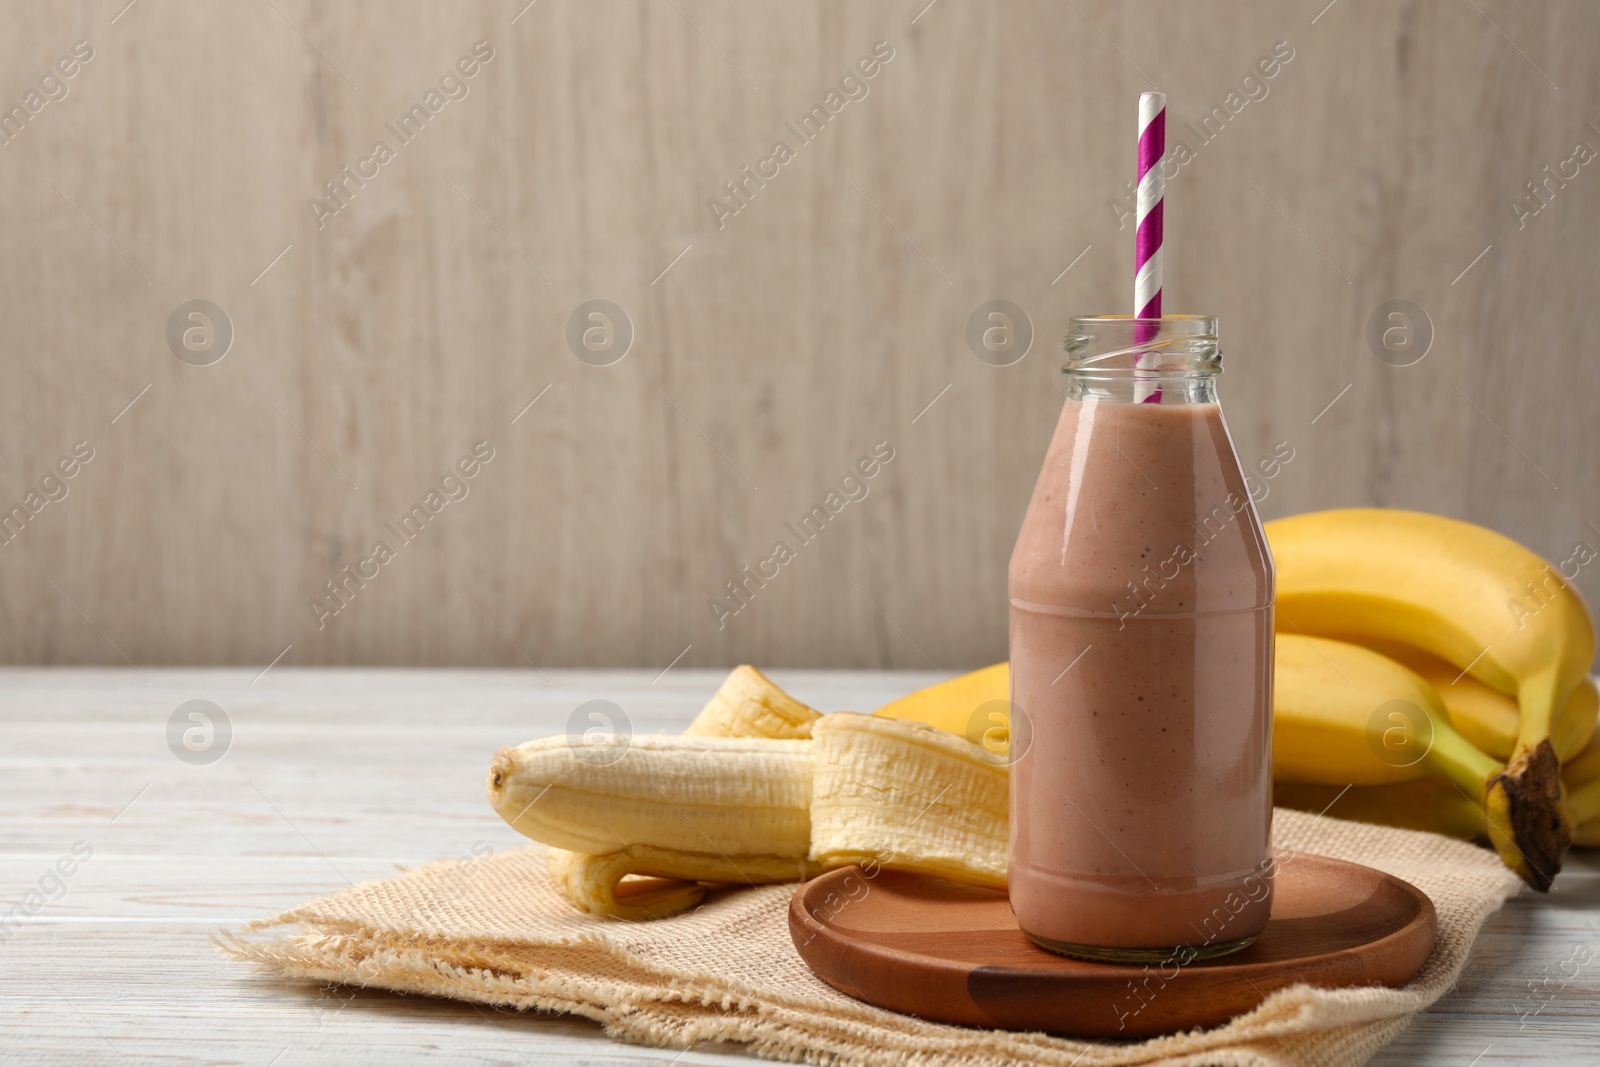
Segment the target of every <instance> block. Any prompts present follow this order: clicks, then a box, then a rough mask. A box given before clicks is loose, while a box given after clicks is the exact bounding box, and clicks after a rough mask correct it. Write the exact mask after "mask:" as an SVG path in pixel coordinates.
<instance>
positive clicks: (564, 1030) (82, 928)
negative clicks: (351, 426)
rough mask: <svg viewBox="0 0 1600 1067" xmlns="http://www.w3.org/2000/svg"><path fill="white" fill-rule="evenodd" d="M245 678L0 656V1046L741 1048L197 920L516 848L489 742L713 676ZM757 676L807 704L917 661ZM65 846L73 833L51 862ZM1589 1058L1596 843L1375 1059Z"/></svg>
mask: <svg viewBox="0 0 1600 1067" xmlns="http://www.w3.org/2000/svg"><path fill="white" fill-rule="evenodd" d="M257 673H258V671H257V669H251V670H243V669H241V670H153V669H145V670H143V671H142V674H139V673H135V672H133V671H130V670H81V669H56V670H44V669H5V670H0V768H3V774H0V900H3V901H4V902H5V903H4V905H3V906H0V917H3V916H5V915H7V914H10V915H17V914H18V913H17V912H16V910H15V906H20V907H21V910H22V912H28V913H29V914H26V915H23V916H20V917H19V918H18V919H17V920H16V921H13V922H12V923H10V925H6V926H0V1063H5V1064H10V1063H18V1064H22V1063H27V1064H48V1063H62V1064H73V1065H77V1064H84V1063H113V1064H122V1063H126V1064H157V1063H159V1064H164V1065H165V1064H212V1063H215V1064H256V1065H261V1067H266V1065H268V1064H273V1065H275V1067H291V1065H294V1064H312V1063H317V1064H321V1063H326V1064H347V1063H351V1062H381V1063H385V1064H394V1065H404V1064H414V1063H416V1064H420V1063H503V1064H513V1065H515V1064H547V1063H565V1064H645V1063H668V1062H673V1061H674V1060H676V1062H678V1063H680V1064H697V1063H701V1064H712V1063H715V1064H727V1063H730V1062H762V1061H756V1060H754V1059H749V1058H747V1057H744V1056H740V1055H737V1054H729V1053H727V1052H723V1051H716V1050H711V1049H706V1050H695V1051H691V1052H689V1053H688V1054H686V1055H682V1056H679V1054H677V1053H674V1052H670V1051H663V1050H656V1049H646V1048H639V1047H634V1046H626V1045H619V1044H615V1043H613V1042H611V1041H609V1040H607V1039H606V1038H605V1037H604V1036H603V1035H602V1034H601V1033H600V1032H599V1030H598V1028H597V1027H596V1026H594V1025H592V1024H590V1023H588V1022H585V1021H583V1020H578V1019H573V1018H570V1017H561V1016H547V1015H537V1014H527V1015H518V1014H515V1013H511V1012H496V1011H490V1010H479V1009H477V1008H475V1007H472V1006H470V1005H465V1004H456V1003H453V1002H448V1001H437V1000H426V999H421V998H410V997H401V996H396V995H391V994H386V993H382V992H375V991H367V990H350V989H332V988H327V989H319V988H317V987H315V986H313V985H309V984H287V983H282V982H278V981H275V980H271V979H268V978H264V977H260V976H257V975H255V974H253V973H252V972H250V971H249V970H248V969H247V968H246V967H244V966H241V965H240V964H237V963H234V962H230V961H228V960H225V959H223V958H222V957H220V956H219V955H218V954H217V952H216V950H215V949H214V948H213V947H212V946H211V944H210V943H209V941H208V939H209V937H210V936H211V934H212V933H213V932H214V931H216V930H217V929H218V928H220V927H231V926H236V925H238V924H241V923H244V922H248V921H249V920H252V919H259V918H263V917H266V916H269V915H272V914H275V913H277V912H279V911H281V910H283V909H285V908H288V907H290V906H291V905H294V904H297V903H300V902H301V901H304V900H306V899H309V898H311V897H315V896H319V895H322V894H325V893H328V892H331V891H333V890H337V889H339V888H341V887H343V886H344V885H345V884H346V883H348V882H354V881H361V880H365V879H371V878H379V877H383V876H386V875H389V874H391V873H393V872H394V870H395V868H396V866H397V865H400V866H407V867H410V866H415V865H418V864H421V863H424V862H427V861H429V860H433V859H438V858H441V857H447V856H466V855H468V854H469V853H470V852H471V850H472V847H473V845H474V844H475V843H477V842H488V843H490V844H492V845H493V846H494V847H495V848H497V849H498V848H503V847H507V846H511V845H514V844H516V843H517V842H518V841H519V840H520V839H519V838H517V836H516V835H515V834H513V833H512V832H511V831H510V830H509V829H508V828H507V827H506V826H505V825H504V824H503V823H502V822H501V821H500V819H499V818H498V817H497V816H496V815H495V814H494V812H493V811H491V810H490V809H489V807H488V804H487V803H486V802H485V801H484V799H483V784H482V783H483V774H484V770H485V768H486V767H487V766H488V763H489V758H490V756H491V754H492V753H493V752H494V750H495V749H496V748H497V747H499V746H500V745H502V744H507V743H513V742H517V741H521V740H525V739H527V738H530V737H535V736H539V735H542V734H549V733H554V732H559V731H561V730H563V729H565V725H566V722H567V718H568V716H569V715H570V714H571V712H572V710H573V709H574V708H576V707H577V705H578V704H579V703H581V702H583V701H585V700H588V699H591V698H604V699H608V700H612V701H614V702H616V703H617V704H618V705H620V706H621V707H622V708H623V709H625V710H626V712H627V713H628V715H629V716H630V717H631V719H632V726H633V729H634V730H635V731H636V732H642V733H648V732H653V731H657V730H666V731H676V730H678V729H680V728H682V726H683V725H684V724H685V723H687V722H688V721H689V719H690V718H691V717H692V716H693V715H694V713H695V712H696V711H697V710H698V709H699V707H700V706H701V704H703V703H704V701H705V699H706V697H707V696H708V695H709V694H710V693H711V692H712V691H713V690H714V689H715V688H716V686H717V684H718V683H719V682H720V680H721V672H707V671H672V672H670V673H667V674H665V675H664V676H660V677H655V676H654V675H652V674H651V673H649V672H631V671H608V672H576V671H567V672H548V671H547V672H545V673H546V675H547V676H548V678H549V681H548V682H545V681H543V680H541V679H540V677H539V676H538V675H535V674H533V673H532V672H511V671H392V670H383V671H376V670H326V671H315V670H290V669H281V668H279V669H273V670H271V671H270V672H268V673H267V674H265V675H264V676H262V677H260V678H259V679H258V680H255V681H252V679H253V678H254V677H255V676H256V675H257ZM774 677H775V679H776V680H777V681H778V683H779V684H780V685H784V686H785V687H787V688H789V689H790V691H791V692H793V693H794V694H795V695H796V696H798V697H800V698H801V699H804V700H807V701H808V702H810V703H812V704H813V705H815V706H817V707H819V708H823V709H825V710H837V709H840V708H851V709H856V710H870V709H871V708H873V707H876V706H878V705H879V704H881V703H883V702H885V701H887V700H888V699H890V698H892V697H895V696H898V695H901V694H903V693H905V692H908V691H910V690H912V689H914V688H917V687H919V686H921V685H924V684H927V683H928V682H930V681H933V680H935V678H934V676H932V675H930V674H921V673H919V674H913V673H893V674H891V673H870V672H842V671H827V672H823V671H810V672H807V671H798V672H775V673H774ZM191 700H209V701H212V702H213V703H215V704H216V705H217V706H219V707H220V708H222V709H223V711H224V712H225V713H226V716H227V720H228V722H229V724H230V725H231V730H232V738H231V742H230V743H229V745H228V747H227V750H226V754H225V755H223V756H222V757H221V758H220V759H216V760H215V761H214V762H211V763H205V764H202V763H191V762H185V761H184V760H180V759H179V758H178V757H177V756H176V755H174V752H173V750H172V749H171V748H169V745H168V740H167V729H168V720H169V717H171V716H172V714H173V712H174V711H175V709H177V708H178V707H179V706H180V705H182V704H184V703H185V702H187V701H191ZM184 725H186V726H192V725H194V724H193V723H189V722H186V723H185V724H184ZM216 737H220V731H219V733H218V734H217V735H216ZM200 740H201V738H199V737H192V738H191V741H193V742H196V743H198V742H199V741H200ZM218 745H219V742H218V741H217V740H215V739H214V740H213V748H212V749H211V750H210V751H207V752H203V753H199V754H198V755H196V754H190V753H189V750H188V749H185V748H184V747H183V745H182V744H181V742H180V744H179V746H178V748H179V750H180V751H183V752H185V753H186V754H190V758H191V759H197V758H199V757H200V756H211V755H214V754H215V751H216V750H217V747H218ZM78 842H82V844H78V845H77V848H78V852H79V854H80V855H81V854H82V853H83V852H84V851H85V850H87V849H92V855H91V856H90V857H89V858H88V859H87V860H84V861H82V862H77V861H76V860H72V859H69V860H68V861H67V862H65V863H63V864H62V866H63V867H64V868H66V869H70V870H72V874H71V875H70V877H64V878H59V880H58V879H57V877H56V876H53V875H51V874H50V872H51V871H52V870H55V869H56V866H57V864H58V861H61V860H63V857H69V858H70V857H72V856H73V848H74V845H75V844H77V843H78ZM30 891H38V895H37V896H34V897H31V898H30V897H29V896H28V893H29V892H30ZM7 934H9V937H7ZM1585 961H1586V962H1585ZM1597 1061H1600V862H1597V860H1596V858H1595V854H1593V853H1588V854H1584V853H1574V854H1573V855H1572V857H1571V859H1570V861H1569V869H1568V870H1567V871H1566V872H1564V873H1563V874H1562V875H1561V879H1560V881H1559V883H1558V888H1557V890H1556V891H1555V892H1554V893H1552V894H1551V895H1550V896H1549V897H1545V898H1534V897H1532V896H1526V897H1523V898H1521V899H1518V900H1516V901H1513V902H1512V903H1511V904H1510V905H1509V906H1508V907H1507V908H1506V910H1505V911H1504V912H1503V913H1502V914H1501V915H1500V916H1499V917H1498V918H1496V919H1495V920H1494V922H1493V923H1492V924H1491V925H1490V927H1489V928H1488V930H1487V931H1486V933H1485V934H1484V936H1483V938H1482V940H1481V942H1480V944H1479V945H1478V947H1477V949H1476V951H1475V952H1474V954H1473V957H1472V961H1471V963H1470V964H1469V966H1468V968H1467V971H1466V974H1465V976H1464V978H1463V980H1462V982H1461V985H1460V987H1459V988H1458V989H1457V990H1456V991H1455V992H1454V993H1452V994H1450V995H1449V996H1448V997H1446V998H1445V999H1444V1000H1442V1001H1441V1002H1440V1003H1439V1004H1438V1005H1436V1006H1435V1008H1434V1010H1433V1011H1431V1012H1429V1013H1428V1014H1427V1015H1425V1016H1424V1017H1422V1018H1421V1019H1419V1020H1418V1021H1417V1023H1416V1024H1415V1025H1414V1026H1413V1027H1412V1028H1411V1029H1410V1031H1408V1032H1407V1033H1406V1034H1405V1035H1404V1036H1403V1037H1402V1038H1401V1039H1400V1040H1399V1041H1398V1042H1396V1043H1395V1044H1394V1045H1393V1046H1391V1047H1390V1048H1389V1049H1387V1050H1386V1051H1385V1052H1384V1053H1383V1054H1382V1055H1380V1057H1379V1058H1378V1060H1377V1061H1376V1062H1378V1063H1382V1064H1395V1065H1398V1064H1438V1065H1441V1067H1443V1065H1450V1067H1468V1065H1470V1064H1473V1063H1476V1064H1477V1065H1478V1067H1490V1065H1493V1064H1529V1063H1560V1064H1579V1063H1582V1064H1593V1063H1595V1062H1597Z"/></svg>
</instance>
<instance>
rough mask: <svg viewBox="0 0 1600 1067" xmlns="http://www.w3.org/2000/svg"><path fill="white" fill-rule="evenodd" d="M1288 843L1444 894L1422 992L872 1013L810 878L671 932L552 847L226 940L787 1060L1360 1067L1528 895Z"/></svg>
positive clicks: (1377, 858) (1296, 829)
mask: <svg viewBox="0 0 1600 1067" xmlns="http://www.w3.org/2000/svg"><path fill="white" fill-rule="evenodd" d="M1274 836H1275V838H1276V842H1277V844H1278V845H1279V847H1283V848H1292V849H1295V850H1298V851H1301V852H1312V853H1318V854H1321V855H1324V856H1334V857H1337V858H1339V859H1346V860H1354V861H1355V862H1357V863H1364V864H1367V865H1368V866H1371V867H1376V868H1378V869H1380V870H1383V871H1387V872H1389V873H1391V874H1394V875H1397V876H1399V877H1401V878H1404V879H1406V880H1407V881H1409V882H1411V883H1412V884H1414V885H1416V886H1417V887H1419V888H1420V889H1422V890H1423V892H1425V893H1427V894H1428V895H1429V896H1430V897H1432V898H1433V902H1434V904H1435V906H1436V907H1437V908H1438V913H1439V939H1438V943H1437V945H1436V947H1435V949H1434V952H1433V955H1432V957H1430V958H1429V960H1428V962H1427V964H1426V965H1425V966H1424V967H1423V969H1422V971H1421V973H1420V974H1418V975H1417V977H1416V978H1414V979H1413V980H1412V981H1411V982H1410V983H1409V984H1408V985H1406V986H1405V987H1404V988H1402V989H1385V988H1382V987H1370V988H1364V989H1342V990H1321V989H1313V988H1310V987H1308V986H1293V987H1291V988H1288V989H1283V990H1279V991H1278V992H1277V993H1274V994H1273V995H1272V996H1271V997H1270V998H1269V999H1268V1000H1267V1001H1266V1002H1265V1003H1263V1004H1262V1005H1261V1006H1260V1007H1259V1008H1257V1009H1256V1010H1255V1011H1252V1012H1250V1013H1249V1014H1246V1015H1242V1016H1240V1017H1238V1018H1236V1019H1234V1020H1233V1021H1232V1022H1230V1023H1228V1024H1227V1025H1226V1026H1221V1027H1218V1028H1216V1029H1213V1030H1204V1031H1194V1032H1190V1033H1185V1034H1177V1035H1173V1036H1169V1037H1161V1038H1156V1039H1153V1040H1150V1041H1144V1042H1140V1043H1137V1044H1131V1043H1121V1044H1116V1043H1098V1042H1084V1041H1074V1040H1071V1039H1067V1038H1059V1037H1050V1036H1046V1035H1044V1034H1026V1033H1011V1032H1007V1031H1001V1030H976V1029H968V1028H965V1027H959V1026H947V1025H944V1024H940V1023H932V1022H926V1021H924V1020H921V1019H915V1018H912V1017H909V1016H904V1015H897V1014H895V1013H892V1012H887V1011H883V1010H881V1009H879V1008H874V1007H872V1006H870V1005H868V1004H863V1003H861V1002H859V1001H856V1000H852V999H851V998H849V997H847V996H845V995H844V994H842V993H839V992H838V991H836V990H835V989H833V987H831V986H829V985H827V984H826V983H824V982H823V981H822V980H820V979H818V978H817V977H816V976H814V975H813V974H812V973H811V972H810V970H808V969H807V968H806V965H805V963H804V962H803V961H802V960H801V959H800V957H799V956H798V955H797V954H796V953H795V950H794V946H793V943H792V942H791V941H790V939H789V928H788V919H787V910H788V904H789V898H790V897H791V896H792V895H793V893H794V886H792V885H780V886H766V887H761V888H754V889H740V890H729V891H727V892H723V893H719V894H714V895H713V896H712V898H711V899H709V900H708V901H707V902H706V904H705V905H704V906H702V907H701V908H699V909H697V910H696V911H693V912H690V913H687V914H684V915H679V916H675V917H673V918H670V919H661V920H657V921H655V922H649V923H618V922H607V921H603V920H598V919H594V918H591V917H590V916H588V915H583V914H580V913H579V912H577V911H576V910H575V909H574V908H573V907H572V905H571V904H569V903H568V902H567V901H566V900H565V898H563V897H561V896H560V895H559V894H558V893H557V892H556V890H555V888H554V887H553V886H552V885H551V882H550V878H549V876H548V875H547V874H546V873H545V863H544V849H543V847H542V846H537V845H532V846H527V847H523V848H518V849H515V850H512V851H509V852H504V853H499V854H495V855H488V856H483V857H479V858H476V859H472V860H465V861H458V860H448V861H444V862H440V863H434V864H430V865H428V866H426V867H423V868H421V869H419V870H416V871H411V872H409V873H407V874H404V875H402V876H400V877H398V878H392V879H389V880H387V881H382V882H368V883H365V884H363V885H358V886H355V887H353V888H351V889H348V890H346V891H345V892H342V893H339V894H336V895H335V896H331V897H328V898H326V899H323V900H318V901H313V902H312V903H309V904H306V905H304V906H302V907H299V908H296V909H294V910H293V911H290V912H286V913H285V914H283V915H280V916H278V917H277V918H275V919H272V920H269V921H266V922H262V923H257V924H254V925H253V926H252V927H250V928H249V929H248V930H247V931H245V932H244V935H243V936H241V935H223V937H222V938H221V943H222V946H223V950H224V951H225V952H227V953H228V954H229V955H232V956H234V957H236V958H238V959H242V960H247V961H250V962H253V963H255V964H257V965H258V966H259V967H260V968H261V969H262V970H265V971H267V972H269V973H272V974H275V975H279V976H283V977H288V978H309V979H318V980H322V981H327V982H342V983H347V984H350V985H359V986H371V987H374V988H379V989H392V990H398V991H401V992H406V993H422V994H428V995H431V996H441V997H453V998H457V999H460V1000H467V1001H475V1002H477V1003H480V1004H494V1005H507V1006H510V1007H515V1008H534V1009H539V1010H542V1011H564V1012H573V1013H575V1014H578V1015H583V1016H587V1017H588V1018H591V1019H594V1020H597V1021H599V1022H600V1023H602V1024H603V1025H604V1026H605V1028H606V1031H607V1033H609V1034H611V1035H612V1036H613V1037H617V1038H620V1039H623V1040H628V1041H635V1042H640V1043H643V1044H648V1045H659V1046H665V1047H673V1048H686V1047H689V1046H691V1045H695V1044H697V1043H701V1042H739V1043H743V1044H745V1045H746V1046H747V1047H748V1049H749V1050H750V1051H752V1052H754V1053H756V1054H758V1055H761V1056H766V1057H769V1058H772V1059H781V1060H792V1061H796V1062H809V1063H824V1064H837V1065H841V1067H843V1065H852V1067H853V1065H858V1064H859V1065H863V1067H868V1065H870V1067H878V1065H890V1064H896V1065H898V1064H908V1063H916V1064H918V1065H927V1067H934V1065H942V1064H951V1065H954V1064H958V1063H959V1064H963V1065H969V1064H985V1065H987V1064H993V1065H995V1067H1000V1065H1003V1064H1013V1063H1027V1064H1044V1065H1052V1067H1055V1065H1059V1067H1069V1065H1073V1064H1076V1065H1077V1067H1099V1065H1105V1064H1164V1065H1179V1064H1185V1065H1199V1064H1202V1063H1203V1064H1206V1065H1208V1067H1210V1065H1224V1067H1235V1065H1236V1067H1266V1065H1273V1067H1279V1065H1283V1067H1287V1065H1291V1064H1294V1065H1298V1064H1305V1063H1318V1064H1327V1065H1329V1067H1344V1065H1355V1064H1361V1063H1364V1062H1365V1061H1366V1060H1367V1059H1368V1058H1369V1057H1371V1055H1372V1054H1373V1053H1374V1052H1376V1051H1377V1050H1378V1049H1379V1048H1381V1047H1383V1045H1384V1044H1386V1043H1387V1042H1389V1041H1390V1040H1392V1039H1393V1038H1394V1037H1395V1036H1396V1035H1397V1034H1399V1033H1400V1032H1401V1031H1402V1030H1403V1029H1405V1027H1406V1024H1407V1023H1408V1022H1409V1021H1410V1018H1411V1016H1412V1015H1413V1014H1415V1013H1416V1012H1418V1011H1421V1010H1422V1009H1424V1008H1426V1007H1427V1006H1428V1005H1430V1004H1432V1003H1433V1002H1434V1001H1435V1000H1437V999H1438V998H1439V996H1440V995H1441V994H1443V993H1444V992H1445V990H1447V989H1449V988H1450V986H1451V985H1452V984H1453V983H1454V982H1455V980H1456V977H1457V976H1458V975H1459V974H1460V973H1461V968H1462V967H1463V965H1464V964H1465V963H1466V959H1467V952H1468V950H1469V949H1470V948H1471V946H1472V941H1473V939H1474V938H1475V937H1476V936H1477V933H1478V929H1479V928H1480V927H1481V926H1482V925H1483V923H1484V921H1485V920H1486V919H1488V918H1489V916H1491V915H1493V914H1494V912H1496V911H1497V910H1499V908H1500V906H1501V904H1502V903H1503V902H1504V901H1505V900H1506V898H1508V897H1510V896H1512V895H1513V894H1515V893H1516V892H1517V891H1518V889H1519V887H1520V885H1521V883H1520V881H1519V880H1518V879H1517V878H1516V876H1515V875H1513V874H1512V873H1511V872H1510V871H1508V870H1506V868H1505V867H1503V866H1502V865H1501V864H1500V861H1499V860H1498V859H1497V858H1496V857H1495V855H1494V853H1492V852H1489V851H1486V850H1483V849H1479V848H1475V847H1474V846H1472V845H1468V844H1465V843H1462V842H1459V841H1453V840H1450V839H1448V838H1444V837H1438V836H1436V835H1433V834H1422V833H1415V832H1411V831H1407V830H1392V829H1387V828H1383V827H1374V826H1364V825H1360V824H1357V823H1349V822H1342V821H1339V820H1335V819H1329V818H1318V817H1316V816H1312V815H1307V814H1304V813H1302V812H1297V811H1288V810H1284V809H1279V810H1278V811H1277V812H1276V814H1275V822H1274ZM285 927H294V929H293V930H292V931H291V930H285V929H283V928H285ZM267 931H271V933H269V934H268V936H267V937H265V938H263V937H262V936H261V935H262V933H263V932H267Z"/></svg>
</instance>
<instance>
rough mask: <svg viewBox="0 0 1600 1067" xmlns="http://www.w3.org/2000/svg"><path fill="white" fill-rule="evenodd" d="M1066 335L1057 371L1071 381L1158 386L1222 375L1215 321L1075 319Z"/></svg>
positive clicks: (1177, 317)
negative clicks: (1146, 382) (1131, 380)
mask: <svg viewBox="0 0 1600 1067" xmlns="http://www.w3.org/2000/svg"><path fill="white" fill-rule="evenodd" d="M1068 330H1069V332H1068V334H1067V335H1066V337H1065V338H1063V339H1062V345H1061V347H1062V349H1063V350H1064V351H1065V352H1066V353H1067V361H1066V363H1064V364H1062V367H1061V370H1062V373H1064V374H1069V375H1073V376H1074V377H1080V378H1098V379H1126V378H1135V377H1137V378H1140V379H1150V380H1160V379H1193V378H1210V377H1214V376H1216V375H1218V374H1221V373H1222V349H1221V347H1220V346H1219V344H1218V341H1217V319H1216V316H1214V315H1163V316H1161V317H1159V318H1136V317H1135V316H1133V315H1075V316H1073V317H1072V319H1071V320H1069V322H1068Z"/></svg>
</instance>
